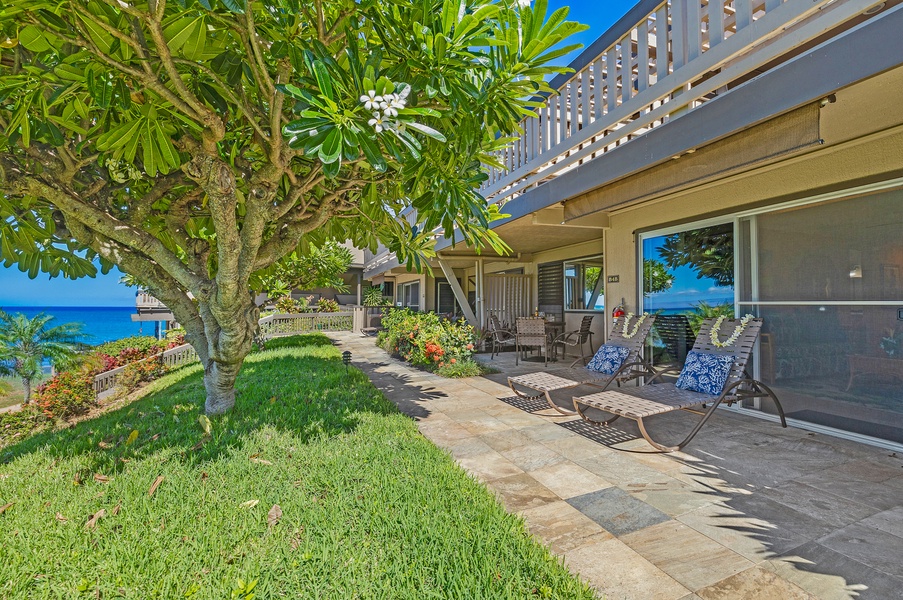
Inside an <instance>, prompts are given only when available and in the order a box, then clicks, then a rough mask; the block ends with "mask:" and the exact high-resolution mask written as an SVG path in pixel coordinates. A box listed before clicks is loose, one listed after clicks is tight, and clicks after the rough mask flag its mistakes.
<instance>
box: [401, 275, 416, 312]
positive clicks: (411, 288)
mask: <svg viewBox="0 0 903 600" xmlns="http://www.w3.org/2000/svg"><path fill="white" fill-rule="evenodd" d="M398 304H400V305H401V306H404V307H406V308H411V309H414V310H420V282H419V281H409V282H407V283H400V284H398Z"/></svg>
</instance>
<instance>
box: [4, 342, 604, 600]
mask: <svg viewBox="0 0 903 600" xmlns="http://www.w3.org/2000/svg"><path fill="white" fill-rule="evenodd" d="M299 342H300V343H302V344H306V345H305V346H304V347H283V348H279V349H270V350H268V351H267V352H265V353H260V354H256V355H253V356H252V357H250V358H249V359H248V361H247V363H246V366H245V368H244V370H243V371H242V375H241V377H240V379H239V382H238V390H239V401H238V405H237V407H236V409H235V410H234V411H233V412H232V413H231V414H229V415H227V416H224V417H221V418H217V419H214V420H213V428H212V436H211V438H210V439H209V440H208V441H206V443H205V444H204V445H203V446H202V447H200V448H199V449H193V448H194V447H195V446H196V444H197V443H198V442H199V441H201V440H202V437H203V433H202V430H201V427H200V425H199V424H198V416H199V407H200V406H201V404H202V401H203V386H202V383H201V379H200V372H199V369H198V368H197V367H190V368H187V369H183V370H181V371H179V372H177V373H174V374H171V375H169V376H167V377H165V378H163V379H161V380H160V381H158V382H156V383H155V384H153V389H152V390H151V392H150V393H149V394H148V395H147V396H145V397H144V398H143V399H142V400H140V401H138V402H135V403H133V404H131V405H129V406H127V407H125V408H123V409H120V410H118V411H116V412H113V413H110V414H107V415H104V416H101V417H99V418H97V419H94V420H91V421H86V422H84V423H81V424H79V425H78V426H76V427H74V428H72V429H68V430H65V431H61V432H57V433H45V434H40V435H38V436H36V437H34V438H32V439H30V440H26V441H24V442H21V443H19V444H18V445H15V446H12V447H10V448H6V449H3V450H0V506H2V505H4V504H6V503H10V502H12V503H15V504H14V505H13V506H12V507H11V508H9V509H7V510H6V512H5V513H3V514H2V515H0V532H2V544H0V597H3V598H30V597H41V598H43V597H50V598H76V597H79V596H80V595H81V596H83V597H86V598H87V597H90V598H95V597H103V598H116V597H127V598H183V597H188V598H211V599H212V598H216V599H220V598H228V597H229V596H230V594H231V593H232V592H233V590H235V589H236V587H237V583H236V582H237V580H238V579H242V580H244V581H246V582H247V581H253V580H258V581H259V583H258V585H257V587H256V589H254V592H255V593H256V597H257V598H258V599H260V598H282V597H286V598H342V599H345V598H418V599H420V598H468V599H469V598H529V597H555V598H568V599H571V598H590V597H591V596H592V595H591V593H590V592H589V591H588V590H587V589H586V588H585V587H584V586H583V585H582V584H580V583H579V582H577V581H576V580H575V579H573V578H572V577H571V576H570V575H569V574H568V573H567V571H566V570H565V569H564V568H563V567H561V566H560V565H559V564H558V562H557V561H556V560H555V559H554V558H552V557H551V556H550V555H549V554H548V552H547V551H546V550H545V549H544V548H542V547H541V546H539V545H537V544H536V543H535V542H533V541H532V540H531V539H530V538H529V537H528V536H527V535H526V534H525V532H524V528H523V526H522V524H521V522H520V521H519V520H518V519H517V518H515V517H513V516H511V515H508V514H506V513H505V511H504V510H503V509H502V507H501V506H500V505H499V504H498V503H497V502H496V501H495V500H494V498H493V497H492V496H491V495H490V493H489V492H488V491H487V490H486V489H485V488H484V487H483V486H482V485H480V484H479V483H477V482H476V481H474V480H473V479H471V478H469V477H468V476H466V475H465V474H464V473H463V472H462V471H461V470H460V469H459V468H458V467H457V466H456V465H455V464H454V463H453V462H452V460H451V459H450V458H449V457H448V456H447V455H446V454H445V453H443V452H442V451H441V450H439V449H438V448H436V447H435V446H433V445H432V444H431V443H429V442H428V441H427V440H425V439H424V438H423V437H421V436H420V435H419V433H418V432H417V430H416V427H415V426H414V424H413V423H412V422H411V421H410V420H409V419H408V418H406V417H404V416H403V415H401V414H399V413H398V412H397V411H396V410H395V408H394V406H393V405H391V404H390V403H389V402H388V401H387V400H386V399H385V398H384V397H383V396H382V395H381V394H380V393H379V392H378V391H377V390H375V389H374V388H373V387H372V386H371V384H370V383H369V381H368V380H367V378H366V376H365V375H363V374H362V373H361V372H359V371H357V370H355V369H352V370H351V371H350V372H349V373H348V374H347V375H346V373H345V369H344V368H343V367H342V365H341V362H340V359H339V353H338V351H337V350H336V349H335V348H334V347H332V346H331V345H328V340H327V339H326V338H323V337H322V336H304V337H303V338H300V339H296V340H295V343H299ZM280 343H281V344H284V345H286V346H288V345H290V344H291V342H285V341H282V342H280ZM132 430H137V431H138V432H139V435H138V438H137V440H136V441H135V442H134V443H132V444H131V445H128V444H127V443H126V442H127V441H128V436H129V433H130V432H131V431H132ZM157 434H159V437H157V438H156V439H154V436H156V435H157ZM99 444H100V445H99ZM95 473H99V474H101V475H104V476H107V477H109V478H110V481H109V482H106V483H104V482H101V481H96V480H95V478H94V474H95ZM159 475H162V476H164V477H165V479H164V481H163V483H162V484H161V485H160V486H159V488H158V489H157V490H156V492H155V493H154V494H153V496H149V495H148V490H149V488H150V487H151V485H152V483H153V482H154V480H155V479H156V478H157V477H158V476H159ZM78 480H80V483H75V482H76V481H78ZM249 501H259V502H257V503H256V504H255V503H253V502H249ZM249 504H254V505H253V506H250V505H249ZM274 504H278V505H279V506H280V507H281V510H282V512H283V516H282V518H281V519H280V520H279V522H278V523H277V524H275V525H274V526H272V527H270V526H268V524H267V512H268V511H269V510H270V507H272V506H273V505H274ZM117 506H120V509H119V512H118V514H115V515H114V514H113V513H114V512H116V507H117ZM101 509H105V511H106V516H104V517H102V518H101V519H99V521H98V522H97V525H96V528H94V529H90V530H89V529H87V528H86V522H87V521H88V519H89V517H90V516H91V515H92V514H95V513H97V512H98V511H99V510H101ZM57 515H59V518H57ZM98 590H99V591H98ZM233 597H243V596H241V595H237V596H236V595H233Z"/></svg>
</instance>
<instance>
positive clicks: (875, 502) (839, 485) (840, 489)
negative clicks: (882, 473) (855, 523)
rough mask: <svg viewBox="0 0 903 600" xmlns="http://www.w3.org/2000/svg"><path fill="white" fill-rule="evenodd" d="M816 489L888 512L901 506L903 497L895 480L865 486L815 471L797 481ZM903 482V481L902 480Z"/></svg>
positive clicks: (854, 481) (851, 480)
mask: <svg viewBox="0 0 903 600" xmlns="http://www.w3.org/2000/svg"><path fill="white" fill-rule="evenodd" d="M797 481H798V482H800V483H805V484H806V485H810V486H812V487H814V488H816V489H819V490H822V491H825V492H828V493H831V494H834V495H836V496H840V497H842V498H846V499H847V500H853V501H854V502H859V503H861V504H865V505H867V506H871V507H872V508H876V509H878V510H888V509H891V508H895V507H897V506H900V504H901V501H903V500H901V497H903V487H900V488H899V489H896V487H897V485H899V484H897V483H896V480H895V479H888V480H886V481H883V482H881V483H869V484H868V485H865V484H863V482H862V481H857V480H854V479H843V478H834V477H830V476H829V475H826V474H825V473H822V472H819V471H813V472H811V473H809V474H807V475H804V476H801V477H799V478H798V479H797ZM901 481H903V480H901Z"/></svg>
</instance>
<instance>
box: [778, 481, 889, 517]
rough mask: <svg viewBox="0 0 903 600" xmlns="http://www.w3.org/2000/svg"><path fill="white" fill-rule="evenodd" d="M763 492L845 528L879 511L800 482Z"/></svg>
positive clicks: (784, 484) (807, 513)
mask: <svg viewBox="0 0 903 600" xmlns="http://www.w3.org/2000/svg"><path fill="white" fill-rule="evenodd" d="M761 494H763V495H764V496H767V497H769V498H771V499H773V500H776V501H777V502H780V503H781V504H783V505H785V506H788V507H790V508H792V509H793V510H796V511H799V512H801V513H803V514H805V515H808V516H810V517H812V518H814V519H817V520H819V521H821V522H822V523H824V524H826V525H830V526H831V527H835V528H839V527H844V526H846V525H849V524H850V523H853V522H855V521H858V520H860V519H863V518H865V517H867V516H869V515H872V514H874V513H875V509H874V508H872V507H870V506H866V505H864V504H860V503H859V502H855V501H853V500H849V499H846V498H842V497H840V496H835V495H834V494H831V493H830V492H825V491H823V490H819V489H816V488H814V487H812V486H809V485H806V484H804V483H799V482H796V481H788V482H786V483H782V484H781V485H779V486H777V487H774V488H766V489H763V490H762V491H761Z"/></svg>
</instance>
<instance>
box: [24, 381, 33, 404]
mask: <svg viewBox="0 0 903 600" xmlns="http://www.w3.org/2000/svg"><path fill="white" fill-rule="evenodd" d="M22 393H23V395H24V400H23V401H22V404H28V403H30V402H31V379H28V378H27V377H23V378H22Z"/></svg>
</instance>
